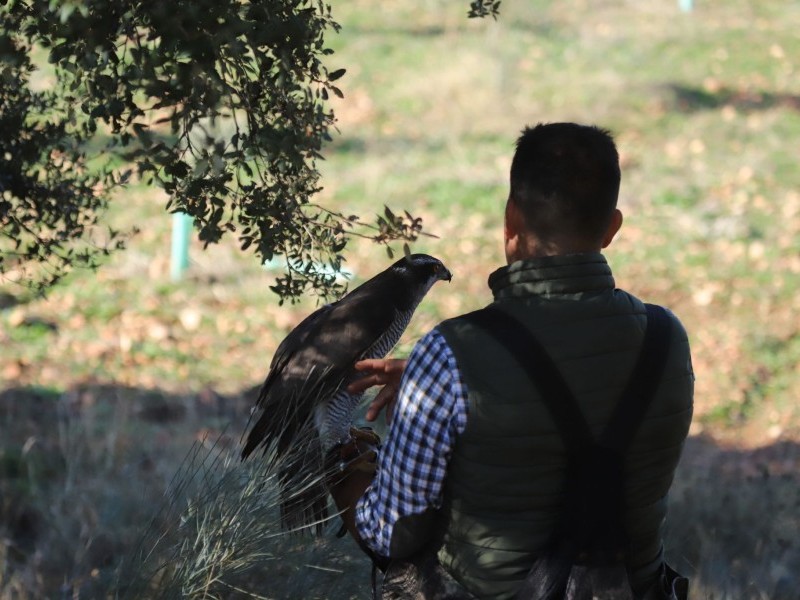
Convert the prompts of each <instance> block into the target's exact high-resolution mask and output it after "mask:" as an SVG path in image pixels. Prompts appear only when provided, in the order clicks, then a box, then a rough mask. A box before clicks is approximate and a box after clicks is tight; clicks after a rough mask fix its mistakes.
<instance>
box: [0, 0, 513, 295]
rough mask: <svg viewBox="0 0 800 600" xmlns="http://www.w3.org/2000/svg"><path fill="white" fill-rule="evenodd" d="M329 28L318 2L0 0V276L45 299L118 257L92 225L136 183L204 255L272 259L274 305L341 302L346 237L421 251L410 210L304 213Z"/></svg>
mask: <svg viewBox="0 0 800 600" xmlns="http://www.w3.org/2000/svg"><path fill="white" fill-rule="evenodd" d="M498 6H499V2H497V1H496V0H478V1H474V2H471V4H470V9H469V14H470V16H487V15H492V16H496V14H497V8H498ZM338 29H339V25H338V24H337V23H336V22H335V21H334V20H333V17H332V14H331V8H330V6H329V5H327V4H325V3H324V2H322V1H321V0H250V1H249V2H242V1H241V0H174V1H172V2H163V1H155V0H67V1H61V2H57V1H55V0H0V57H2V66H1V67H0V83H1V84H2V87H0V128H2V129H0V131H2V135H0V252H2V255H0V276H4V275H5V276H6V277H15V278H16V279H17V280H25V281H27V282H28V283H29V284H30V285H33V286H34V287H38V288H42V287H45V286H47V285H50V284H52V283H53V282H55V281H57V280H58V278H60V277H61V276H62V275H63V274H64V273H65V272H67V271H68V270H69V268H71V267H72V266H73V265H75V264H87V265H93V264H96V261H97V258H98V257H99V256H101V255H103V254H107V253H108V252H109V251H111V250H112V249H115V248H119V247H121V246H122V245H124V241H125V238H126V236H127V234H128V233H130V232H129V231H128V232H126V231H122V232H120V231H114V230H110V229H108V228H105V230H104V229H103V227H102V223H103V220H102V214H103V212H104V211H105V210H106V209H107V207H108V203H109V198H110V195H111V194H112V193H113V191H114V190H115V189H116V188H117V187H118V186H120V185H124V184H125V183H126V182H127V181H128V180H129V178H130V177H132V176H133V177H139V178H142V179H143V180H144V181H145V182H149V183H153V184H156V185H159V186H160V187H162V188H163V189H164V190H165V191H166V192H167V194H168V196H169V200H168V203H167V209H168V210H169V211H172V212H183V213H186V214H188V215H190V216H191V217H192V218H193V220H194V225H195V227H196V229H197V231H198V234H199V237H200V239H201V240H202V241H203V242H204V243H205V244H209V243H215V242H218V241H219V240H220V239H221V238H222V237H223V236H225V235H228V234H232V235H235V236H236V237H237V239H238V241H239V243H240V245H241V248H242V250H248V249H249V250H250V251H253V252H254V253H255V254H256V256H257V257H258V259H259V260H261V261H266V260H270V259H272V258H273V257H275V256H280V257H283V258H284V259H285V267H286V268H285V271H284V273H283V275H281V276H280V277H279V278H278V279H277V282H276V284H275V286H274V287H273V289H274V291H275V292H276V293H277V294H278V295H279V296H280V298H281V300H284V299H294V298H297V297H299V296H301V295H302V294H305V293H308V292H309V291H313V292H316V293H318V294H321V295H324V296H331V295H334V296H335V295H336V294H338V293H340V292H341V288H342V284H341V283H340V282H339V281H338V280H337V278H336V274H337V273H338V272H339V271H340V268H341V264H342V261H343V254H342V253H343V251H344V250H345V248H346V245H347V242H348V240H349V239H350V238H351V237H352V236H353V235H362V236H364V235H365V236H367V237H371V238H372V239H374V240H375V241H377V242H379V243H384V244H388V243H390V242H392V241H394V240H405V241H412V240H414V239H416V237H417V236H418V235H419V234H420V232H421V230H422V222H421V220H420V219H419V218H415V217H414V216H412V215H411V214H409V213H408V212H405V211H404V212H403V213H402V214H398V213H395V212H393V211H392V210H390V209H389V208H386V209H385V211H384V212H383V214H381V215H380V216H378V218H377V220H376V221H375V222H374V223H364V222H362V221H361V219H360V217H359V216H358V215H344V214H340V213H338V212H336V211H333V210H330V209H328V208H326V207H323V206H321V205H319V204H318V203H316V202H315V194H316V192H318V191H319V189H320V182H319V173H318V171H317V168H316V161H318V160H319V159H321V157H322V155H321V152H322V149H323V145H324V143H325V142H326V141H328V140H330V138H331V130H332V128H333V127H334V126H335V116H334V114H333V111H332V110H331V108H330V106H329V105H328V104H327V102H326V101H327V100H328V98H329V97H331V96H332V95H336V96H342V91H341V90H340V89H339V88H338V87H337V85H336V82H337V80H338V79H339V78H340V77H342V75H344V73H345V69H344V68H335V69H331V68H330V67H329V62H330V59H329V55H331V54H332V51H331V50H330V49H329V48H328V47H327V46H326V43H325V36H326V34H328V33H329V32H336V31H338ZM34 52H44V53H46V56H47V59H48V61H49V63H51V64H52V66H53V69H54V71H55V80H56V83H55V85H53V86H51V87H50V88H48V89H45V90H40V89H36V87H35V86H34V85H32V80H31V75H32V73H33V72H34V63H33V61H32V58H31V57H32V54H33V53H34ZM90 149H91V151H90ZM36 265H38V266H39V267H40V268H39V269H36V268H35V266H36Z"/></svg>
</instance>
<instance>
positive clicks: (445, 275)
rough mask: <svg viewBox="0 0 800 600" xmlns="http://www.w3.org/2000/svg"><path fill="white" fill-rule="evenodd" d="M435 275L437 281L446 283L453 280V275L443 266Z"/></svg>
mask: <svg viewBox="0 0 800 600" xmlns="http://www.w3.org/2000/svg"><path fill="white" fill-rule="evenodd" d="M437 275H438V277H439V279H444V280H446V281H447V282H448V283H449V282H450V281H451V280H452V279H453V274H452V273H451V272H450V271H449V270H448V269H447V267H445V266H444V265H443V266H442V267H441V268H440V269H439V273H437Z"/></svg>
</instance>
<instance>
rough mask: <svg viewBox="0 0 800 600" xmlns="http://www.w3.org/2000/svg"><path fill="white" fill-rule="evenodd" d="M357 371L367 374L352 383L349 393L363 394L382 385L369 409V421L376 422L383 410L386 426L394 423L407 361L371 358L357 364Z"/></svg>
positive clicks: (348, 389) (367, 415) (367, 417)
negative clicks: (398, 395)
mask: <svg viewBox="0 0 800 600" xmlns="http://www.w3.org/2000/svg"><path fill="white" fill-rule="evenodd" d="M355 366H356V371H362V372H364V373H365V375H364V377H362V378H361V379H359V380H358V381H355V382H353V383H351V384H350V385H349V386H348V387H347V391H348V392H350V393H351V394H357V393H359V392H363V391H364V390H367V389H369V388H371V387H372V386H375V385H382V386H383V389H382V390H381V391H380V392H378V395H377V396H375V399H374V400H373V401H372V403H371V404H370V405H369V408H367V414H366V419H367V421H374V420H375V419H377V418H378V415H379V414H380V412H381V411H382V410H384V411H385V413H384V414H385V418H386V424H387V425H388V424H389V423H391V422H392V416H393V413H394V405H395V403H396V402H397V392H398V391H399V390H400V379H401V378H402V376H403V370H404V369H405V368H406V360H405V359H400V358H371V359H368V360H362V361H359V362H357V363H356V365H355Z"/></svg>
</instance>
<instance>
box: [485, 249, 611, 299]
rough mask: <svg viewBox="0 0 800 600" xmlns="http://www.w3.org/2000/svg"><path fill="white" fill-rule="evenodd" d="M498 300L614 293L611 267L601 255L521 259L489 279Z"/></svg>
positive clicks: (593, 253)
mask: <svg viewBox="0 0 800 600" xmlns="http://www.w3.org/2000/svg"><path fill="white" fill-rule="evenodd" d="M489 287H490V288H491V290H492V293H493V294H494V298H495V300H499V299H501V298H518V297H521V296H534V295H538V296H554V295H572V294H580V293H582V292H599V291H603V290H613V289H614V287H615V284H614V277H613V276H612V275H611V268H610V267H609V266H608V262H606V259H605V256H603V255H602V254H601V253H600V252H589V253H585V254H566V255H562V256H544V257H540V258H533V259H529V260H518V261H516V262H514V263H511V264H510V265H508V266H505V267H501V268H500V269H497V270H496V271H495V272H494V273H492V274H491V275H490V276H489Z"/></svg>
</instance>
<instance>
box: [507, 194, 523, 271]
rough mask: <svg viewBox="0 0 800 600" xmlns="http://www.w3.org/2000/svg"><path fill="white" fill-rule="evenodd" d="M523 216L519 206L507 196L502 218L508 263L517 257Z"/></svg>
mask: <svg viewBox="0 0 800 600" xmlns="http://www.w3.org/2000/svg"><path fill="white" fill-rule="evenodd" d="M523 218H524V217H523V216H522V213H521V212H520V210H519V208H518V207H517V205H516V204H515V203H514V201H513V200H512V199H511V197H510V196H509V198H508V201H507V202H506V213H505V219H504V220H503V246H504V247H505V251H506V261H507V262H508V264H511V263H512V262H514V261H515V260H517V258H518V257H517V254H518V251H519V241H520V232H521V229H523V228H524V225H523V221H522V219H523Z"/></svg>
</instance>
